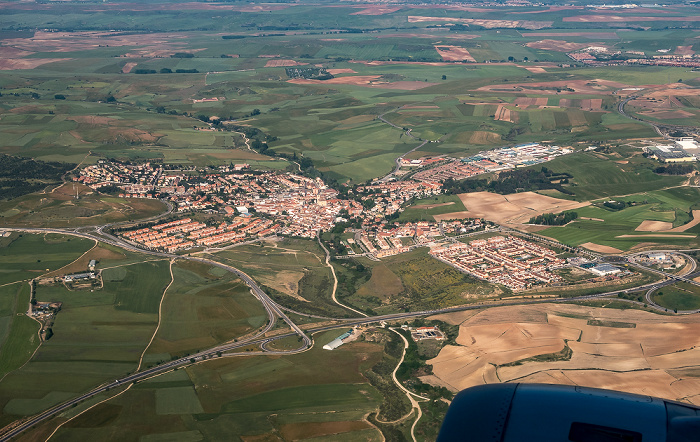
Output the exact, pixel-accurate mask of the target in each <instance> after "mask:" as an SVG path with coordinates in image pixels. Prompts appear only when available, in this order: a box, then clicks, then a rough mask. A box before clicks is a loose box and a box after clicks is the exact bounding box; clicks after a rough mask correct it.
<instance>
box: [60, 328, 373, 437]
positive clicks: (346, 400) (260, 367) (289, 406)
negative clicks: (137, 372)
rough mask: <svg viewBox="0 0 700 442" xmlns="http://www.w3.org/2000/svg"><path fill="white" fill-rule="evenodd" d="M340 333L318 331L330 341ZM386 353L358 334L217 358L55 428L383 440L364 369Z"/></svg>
mask: <svg viewBox="0 0 700 442" xmlns="http://www.w3.org/2000/svg"><path fill="white" fill-rule="evenodd" d="M338 333H339V332H338V331H337V330H336V331H330V332H325V333H323V334H320V335H317V336H315V339H316V340H318V341H319V342H323V343H325V342H326V341H330V340H332V339H334V338H335V337H336V336H337V335H338ZM381 358H382V346H381V345H380V344H377V343H370V342H354V343H350V344H346V345H345V346H343V347H342V348H339V349H337V350H335V351H332V352H329V351H326V350H322V349H321V346H315V347H314V349H312V350H310V351H309V352H306V353H303V354H300V355H293V356H290V357H285V358H279V357H268V356H249V357H238V358H222V359H214V360H210V361H207V362H205V363H202V364H197V365H195V366H192V367H189V368H187V369H185V370H178V371H175V372H171V373H168V374H166V375H163V376H159V377H156V378H154V379H151V380H149V381H146V382H143V383H140V384H137V386H136V387H135V388H132V389H131V390H130V391H128V392H127V393H125V394H123V395H122V396H120V397H118V398H117V399H114V400H112V401H110V402H108V403H105V404H103V405H100V406H98V407H96V408H94V409H92V410H90V411H88V412H87V413H85V414H83V415H81V416H80V417H78V418H77V419H75V420H73V421H71V422H70V423H69V424H67V425H65V426H64V427H62V428H61V429H60V430H59V432H58V433H57V435H56V436H57V437H58V438H59V440H63V439H64V438H68V439H70V438H74V437H78V436H79V435H80V434H85V432H87V431H89V432H90V433H91V434H93V435H95V436H96V437H101V436H100V435H104V436H105V437H107V435H110V436H109V437H117V438H119V437H121V436H123V435H128V434H133V432H134V431H138V433H139V434H141V435H143V436H146V435H149V439H148V440H151V438H152V439H153V440H160V439H156V438H157V437H161V438H166V439H167V440H180V438H183V439H182V440H189V439H186V438H187V437H192V436H193V435H194V436H196V437H198V438H202V437H204V438H212V437H213V438H216V437H217V436H216V435H219V436H220V435H222V434H226V435H228V436H229V437H231V438H233V439H234V440H235V439H236V438H238V437H240V438H249V437H253V436H256V435H257V436H259V437H262V436H265V435H269V434H271V433H273V432H279V433H281V434H284V435H286V436H288V437H290V438H296V439H309V438H314V437H324V436H325V437H329V438H331V439H334V440H356V438H362V440H381V436H380V435H379V433H378V432H377V430H376V429H374V428H373V427H371V426H370V425H369V424H368V423H367V422H366V421H365V420H364V416H365V415H366V414H367V413H369V412H371V411H374V410H376V409H377V408H378V407H379V406H380V404H381V403H382V398H381V395H380V394H379V392H378V391H377V390H376V389H375V388H374V387H372V386H371V385H370V384H369V383H368V382H367V379H365V378H364V377H363V376H362V374H361V373H362V372H363V371H364V370H367V369H368V368H369V367H371V366H372V365H374V364H376V363H377V362H379V361H380V360H381ZM212 382H216V388H212V387H211V385H212ZM311 397H313V398H315V400H314V401H309V398H311ZM136 404H138V405H136ZM134 405H136V406H134ZM97 422H102V424H97V425H96V424H95V423H97Z"/></svg>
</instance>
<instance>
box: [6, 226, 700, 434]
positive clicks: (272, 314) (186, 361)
mask: <svg viewBox="0 0 700 442" xmlns="http://www.w3.org/2000/svg"><path fill="white" fill-rule="evenodd" d="M4 230H10V231H22V232H27V233H57V234H66V235H73V236H79V237H83V238H87V239H92V240H97V241H102V242H106V243H108V244H112V245H114V246H117V247H121V248H124V249H127V250H132V251H136V252H141V253H145V254H149V255H154V256H161V257H164V258H175V259H184V260H191V261H197V262H201V263H205V264H208V265H212V266H216V267H219V268H222V269H224V270H226V271H229V272H232V273H234V274H236V275H237V276H238V277H239V278H241V279H242V280H243V281H244V282H245V283H246V284H247V285H248V286H249V287H250V288H251V292H252V293H253V295H254V296H255V297H256V298H257V299H258V300H259V301H260V302H261V303H262V304H263V306H264V308H265V310H266V311H267V313H268V317H269V321H268V324H267V325H266V326H265V327H263V329H262V330H260V331H259V332H258V333H256V334H255V335H254V336H252V337H250V338H247V339H243V340H241V341H239V342H233V343H226V344H222V345H218V346H215V347H213V348H210V349H207V350H204V351H201V352H198V353H195V354H193V355H189V356H186V357H183V358H180V359H176V360H174V361H170V362H166V363H163V364H160V365H157V366H154V367H151V368H148V369H144V370H142V371H139V372H136V373H133V374H130V375H128V376H125V377H123V378H120V379H116V380H115V381H114V382H110V383H107V384H103V385H101V386H99V387H97V388H95V389H93V390H91V391H89V392H87V393H85V394H83V395H80V396H78V397H76V398H74V399H71V400H69V401H66V402H64V403H62V404H59V405H57V406H55V407H52V408H50V409H49V410H47V411H45V412H43V413H40V414H38V415H36V416H33V417H31V418H29V419H26V420H25V421H23V422H21V423H19V424H18V425H17V426H16V427H15V428H13V429H11V430H9V431H7V432H5V433H4V434H2V435H0V442H4V441H7V440H9V439H11V438H13V437H15V436H17V435H18V434H20V433H21V432H23V431H25V430H27V429H29V428H31V427H33V426H35V425H37V424H39V423H41V422H43V421H45V420H47V419H49V418H51V417H52V416H54V415H56V414H57V413H60V412H62V411H64V410H66V409H68V408H70V407H72V406H73V405H75V404H78V403H79V402H82V401H84V400H86V399H89V398H91V397H93V396H96V395H98V394H100V393H103V392H105V391H108V390H110V389H114V388H118V387H120V386H124V385H127V384H129V383H132V382H137V381H140V380H144V379H147V378H149V377H152V376H154V375H158V374H161V373H164V372H167V371H170V370H173V369H175V368H177V367H182V366H186V365H190V364H193V363H196V362H199V361H202V360H206V359H210V358H214V357H219V356H220V355H221V356H227V357H228V356H239V355H241V354H239V353H233V354H224V353H225V352H230V351H232V350H236V349H239V348H242V347H245V346H250V345H259V346H261V348H262V350H263V351H262V352H255V353H254V354H265V355H271V354H293V353H299V352H302V351H306V350H307V349H309V348H310V347H311V346H312V345H313V341H312V339H311V338H309V336H308V335H309V334H310V335H313V334H314V333H318V332H321V331H326V330H333V329H337V328H346V327H348V326H354V325H363V324H370V323H383V322H387V321H397V320H402V319H410V318H416V317H422V316H431V315H435V314H441V313H451V312H458V311H465V310H475V309H482V308H488V307H500V306H510V305H525V304H540V303H550V302H571V301H585V300H591V299H596V298H604V297H607V296H611V295H617V294H619V293H624V292H629V291H638V290H647V291H648V293H649V291H653V290H656V289H657V288H659V287H662V286H664V285H668V284H671V283H674V282H676V281H678V280H682V281H687V282H691V281H692V279H689V278H688V277H690V278H692V276H693V275H691V274H687V275H683V276H681V275H672V274H668V273H666V272H662V271H659V270H655V269H649V268H647V267H644V266H641V265H639V264H637V265H638V266H641V267H643V268H644V269H645V270H649V271H653V272H654V273H657V274H659V275H660V276H663V277H665V278H666V279H665V280H664V281H658V282H655V283H651V284H644V285H641V286H638V287H634V288H628V289H624V290H614V291H610V292H605V293H598V294H593V295H585V296H577V297H573V298H548V299H532V300H518V301H514V302H494V303H483V304H474V305H466V306H458V307H450V308H444V309H434V310H424V311H417V312H406V313H394V314H388V315H380V316H374V317H365V318H353V319H347V320H342V321H340V320H339V323H337V324H333V325H327V326H323V327H316V328H311V329H309V330H307V332H306V333H305V332H304V331H303V330H301V328H299V327H298V326H297V325H296V324H295V323H294V322H293V321H292V320H291V319H290V318H289V317H288V316H287V315H286V313H285V312H284V311H283V308H282V307H281V306H279V305H278V304H277V303H276V302H275V301H273V300H272V299H271V298H270V297H269V296H268V295H267V294H266V293H265V292H264V291H263V290H262V289H261V288H260V287H259V286H258V285H257V283H256V282H255V281H254V280H253V279H252V278H251V277H250V276H249V275H247V274H246V273H245V272H243V271H241V270H239V269H237V268H235V267H232V266H229V265H227V264H223V263H220V262H216V261H213V260H210V259H206V258H201V257H193V256H180V255H175V254H171V253H164V252H156V251H148V250H143V249H140V248H137V247H135V246H133V245H131V244H128V243H126V242H125V241H123V240H121V239H119V238H116V237H114V236H112V235H110V234H107V233H104V232H102V229H101V228H98V229H97V233H101V235H102V236H98V235H97V234H92V233H87V232H82V231H67V230H62V229H41V228H33V229H31V228H26V229H17V228H5V229H4ZM674 253H675V251H674ZM636 255H638V254H634V255H630V256H631V257H634V256H636ZM688 258H689V259H691V261H692V262H694V260H692V258H690V257H688ZM631 264H633V263H631ZM635 264H636V263H635ZM692 270H695V266H694V267H693V269H692ZM686 276H688V277H686ZM692 283H694V284H695V285H698V283H696V282H695V281H692ZM653 305H655V304H653ZM659 308H661V307H659ZM277 317H279V318H281V319H282V320H284V321H285V322H286V323H287V324H288V325H289V326H290V328H291V329H292V332H290V333H286V334H281V335H277V336H275V337H267V338H266V337H264V336H263V335H264V334H265V333H266V332H268V331H269V330H270V329H271V328H272V327H273V326H274V325H275V321H276V318H277ZM307 333H308V334H307ZM294 335H298V336H300V337H301V339H302V344H301V346H300V347H299V348H297V349H295V350H289V351H269V350H267V348H266V346H267V344H268V343H269V342H271V341H272V340H275V339H281V338H285V337H289V336H294ZM246 354H248V355H249V354H251V353H249V352H248V353H242V355H246Z"/></svg>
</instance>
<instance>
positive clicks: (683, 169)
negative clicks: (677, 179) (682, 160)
mask: <svg viewBox="0 0 700 442" xmlns="http://www.w3.org/2000/svg"><path fill="white" fill-rule="evenodd" d="M694 170H695V165H694V164H669V165H668V166H659V167H657V168H656V169H654V173H658V174H660V175H661V174H663V175H687V174H689V173H692V172H693V171H694Z"/></svg>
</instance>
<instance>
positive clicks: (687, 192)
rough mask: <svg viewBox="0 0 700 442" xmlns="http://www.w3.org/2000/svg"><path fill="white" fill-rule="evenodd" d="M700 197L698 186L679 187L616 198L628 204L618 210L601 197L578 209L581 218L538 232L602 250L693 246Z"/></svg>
mask: <svg viewBox="0 0 700 442" xmlns="http://www.w3.org/2000/svg"><path fill="white" fill-rule="evenodd" d="M698 198H700V191H698V189H696V188H692V187H676V188H670V189H666V190H657V191H653V192H643V193H635V194H632V195H627V196H623V197H618V198H616V199H615V200H616V201H618V200H619V201H622V202H624V203H625V204H626V207H625V208H623V209H622V210H617V211H616V210H611V209H609V208H607V207H605V206H604V204H603V202H604V200H598V201H594V202H593V204H592V205H590V206H588V207H582V208H579V209H577V210H576V211H577V213H578V214H579V217H580V218H579V219H577V220H574V221H573V222H571V223H569V224H568V225H566V226H561V227H550V228H548V229H545V230H541V231H540V232H539V233H540V234H541V235H545V236H549V237H552V238H555V239H557V240H559V241H561V242H563V243H565V244H569V245H574V246H576V245H581V246H583V247H587V248H589V249H591V250H594V251H598V252H602V253H618V252H619V251H622V250H631V249H632V250H633V249H635V248H640V247H648V246H654V245H661V244H664V245H667V246H670V247H684V248H687V247H688V246H691V247H693V245H694V244H697V243H698V238H697V235H698V233H699V232H698V228H697V225H698V223H699V222H700V221H698V219H699V218H700V216H698V215H700V214H698V213H697V209H696V205H697V202H698ZM597 220H603V221H604V222H601V221H597ZM651 232H653V233H651Z"/></svg>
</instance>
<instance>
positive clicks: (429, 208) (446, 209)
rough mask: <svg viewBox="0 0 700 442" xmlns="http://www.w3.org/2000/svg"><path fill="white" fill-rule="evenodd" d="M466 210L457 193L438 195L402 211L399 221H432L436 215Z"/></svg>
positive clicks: (417, 202) (419, 201)
mask: <svg viewBox="0 0 700 442" xmlns="http://www.w3.org/2000/svg"><path fill="white" fill-rule="evenodd" d="M464 210H465V208H464V204H462V200H460V199H459V197H458V196H457V195H438V196H435V197H433V198H427V199H424V200H418V201H416V202H415V204H412V205H411V206H410V207H409V208H407V209H406V210H404V211H403V212H401V215H400V216H399V221H432V220H433V219H434V218H433V216H434V215H442V214H444V213H452V212H462V211H464Z"/></svg>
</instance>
